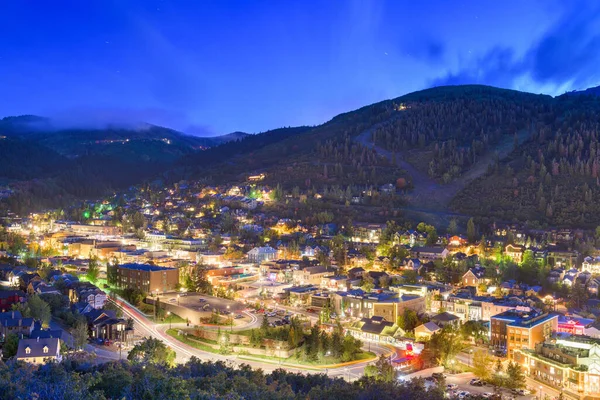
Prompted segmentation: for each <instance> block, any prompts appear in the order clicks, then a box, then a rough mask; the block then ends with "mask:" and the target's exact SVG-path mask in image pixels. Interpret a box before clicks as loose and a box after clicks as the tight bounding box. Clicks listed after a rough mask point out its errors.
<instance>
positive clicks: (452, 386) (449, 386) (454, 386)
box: [446, 383, 458, 390]
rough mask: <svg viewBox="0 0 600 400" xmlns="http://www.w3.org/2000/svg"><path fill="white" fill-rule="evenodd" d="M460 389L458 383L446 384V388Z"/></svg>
mask: <svg viewBox="0 0 600 400" xmlns="http://www.w3.org/2000/svg"><path fill="white" fill-rule="evenodd" d="M456 389H458V385H457V384H456V383H449V384H447V385H446V390H456Z"/></svg>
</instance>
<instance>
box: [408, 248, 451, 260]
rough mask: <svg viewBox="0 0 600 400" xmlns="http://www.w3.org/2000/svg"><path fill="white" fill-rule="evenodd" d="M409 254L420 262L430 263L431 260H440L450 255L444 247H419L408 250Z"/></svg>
mask: <svg viewBox="0 0 600 400" xmlns="http://www.w3.org/2000/svg"><path fill="white" fill-rule="evenodd" d="M410 252H411V254H412V256H413V257H415V258H418V259H419V260H421V261H432V260H441V259H444V258H446V257H448V255H449V254H450V252H449V251H448V249H446V248H444V247H432V246H427V247H421V246H415V247H413V248H411V249H410Z"/></svg>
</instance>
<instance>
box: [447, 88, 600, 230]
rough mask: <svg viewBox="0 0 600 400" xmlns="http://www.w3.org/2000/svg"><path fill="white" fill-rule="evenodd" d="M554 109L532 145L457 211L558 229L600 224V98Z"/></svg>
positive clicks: (560, 103) (457, 204) (563, 102)
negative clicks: (553, 226) (557, 227)
mask: <svg viewBox="0 0 600 400" xmlns="http://www.w3.org/2000/svg"><path fill="white" fill-rule="evenodd" d="M554 108H555V110H556V111H555V113H554V114H553V115H552V116H553V118H545V119H544V121H543V122H540V123H538V124H537V125H536V128H535V130H534V132H533V136H532V138H531V140H529V141H528V142H526V143H523V144H522V145H520V146H519V148H518V149H517V150H516V151H514V152H513V153H512V154H511V156H510V157H509V158H507V159H506V160H505V161H504V162H502V163H495V164H493V165H491V166H490V168H489V170H488V172H487V174H486V175H485V176H484V177H481V178H480V179H478V180H476V181H475V182H473V183H472V184H471V185H470V186H469V187H467V188H466V189H465V190H464V191H463V192H462V193H460V194H459V196H457V198H456V199H455V200H454V202H453V207H454V208H455V209H456V210H459V211H460V212H464V213H468V214H471V215H478V216H481V217H482V218H487V219H492V218H493V219H499V220H518V221H522V222H525V221H529V222H532V223H539V224H550V225H557V226H581V227H595V226H597V225H598V224H599V223H600V206H599V205H598V202H597V199H598V198H600V197H599V196H600V180H599V178H600V177H599V175H600V143H599V140H600V132H599V129H600V99H598V98H591V97H589V98H586V97H577V98H569V97H561V98H559V99H557V100H556V101H555V105H554Z"/></svg>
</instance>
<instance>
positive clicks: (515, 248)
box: [504, 244, 525, 263]
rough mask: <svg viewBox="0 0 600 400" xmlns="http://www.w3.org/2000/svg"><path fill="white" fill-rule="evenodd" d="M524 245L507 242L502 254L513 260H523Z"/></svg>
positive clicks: (518, 261)
mask: <svg viewBox="0 0 600 400" xmlns="http://www.w3.org/2000/svg"><path fill="white" fill-rule="evenodd" d="M524 251H525V247H523V246H521V245H517V244H509V245H507V246H506V247H505V248H504V254H506V256H508V257H510V258H511V259H512V260H513V261H514V262H516V263H520V262H521V261H523V252H524Z"/></svg>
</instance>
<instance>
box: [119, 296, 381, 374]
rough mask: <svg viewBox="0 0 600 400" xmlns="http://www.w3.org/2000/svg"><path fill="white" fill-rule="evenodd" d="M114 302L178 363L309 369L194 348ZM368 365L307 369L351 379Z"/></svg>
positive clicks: (268, 369)
mask: <svg viewBox="0 0 600 400" xmlns="http://www.w3.org/2000/svg"><path fill="white" fill-rule="evenodd" d="M186 297H187V296H186ZM116 303H117V304H118V305H119V306H120V307H121V308H122V309H123V313H124V314H125V316H127V317H129V318H132V319H133V320H134V323H135V329H136V332H137V333H138V334H140V335H141V336H145V337H152V338H156V339H160V340H162V341H163V342H165V343H166V344H167V345H168V346H169V347H170V348H171V349H173V350H174V351H175V352H176V362H177V363H184V362H186V361H188V360H189V359H190V358H191V357H192V356H193V357H196V358H199V359H201V360H205V361H224V362H230V363H233V364H235V365H240V364H247V365H250V366H251V367H253V368H260V369H262V370H263V371H265V372H272V371H274V370H276V369H279V368H284V369H285V370H287V371H290V372H301V373H305V372H306V371H307V369H308V367H307V366H303V365H290V364H289V363H285V364H284V365H280V364H278V363H270V362H267V361H258V360H249V359H247V358H245V359H243V360H242V359H239V358H238V356H237V355H221V354H215V353H211V352H206V351H202V350H199V349H196V348H194V347H191V346H188V345H187V344H185V343H182V342H180V341H178V340H176V339H174V338H172V337H171V336H169V335H167V333H166V332H165V331H166V329H167V326H166V325H165V324H162V325H161V324H155V323H154V322H152V321H150V320H148V319H147V318H146V317H145V316H144V315H143V314H141V313H140V312H139V311H138V310H137V309H135V308H134V307H132V306H131V305H129V304H128V303H127V302H125V301H123V300H116ZM254 323H256V322H253V324H254ZM175 325H176V324H175ZM239 328H240V327H237V329H239ZM246 328H247V327H244V329H246ZM235 329H236V327H234V330H235ZM367 347H370V349H371V351H372V352H374V353H375V354H376V355H377V356H379V355H380V354H385V355H389V354H391V352H392V351H391V350H390V348H389V347H387V346H382V345H380V344H377V343H371V344H370V345H369V344H366V345H365V346H364V347H363V348H367ZM368 364H369V362H368V361H363V362H356V363H352V364H350V365H346V366H339V367H336V368H326V367H318V366H314V367H310V369H320V371H319V373H325V374H327V375H329V376H331V377H341V378H344V379H348V380H354V379H358V378H360V377H361V376H362V375H363V372H364V368H365V367H366V366H367V365H368Z"/></svg>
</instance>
